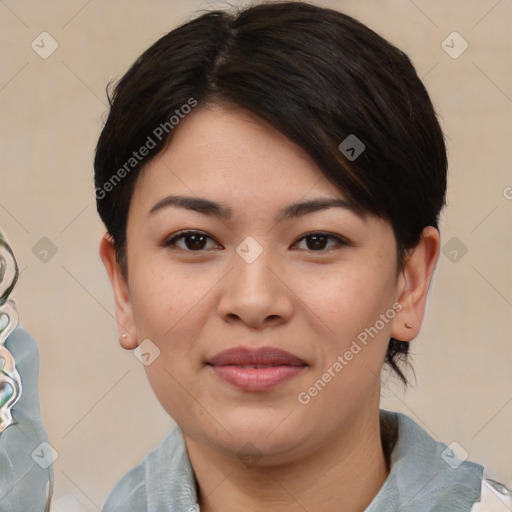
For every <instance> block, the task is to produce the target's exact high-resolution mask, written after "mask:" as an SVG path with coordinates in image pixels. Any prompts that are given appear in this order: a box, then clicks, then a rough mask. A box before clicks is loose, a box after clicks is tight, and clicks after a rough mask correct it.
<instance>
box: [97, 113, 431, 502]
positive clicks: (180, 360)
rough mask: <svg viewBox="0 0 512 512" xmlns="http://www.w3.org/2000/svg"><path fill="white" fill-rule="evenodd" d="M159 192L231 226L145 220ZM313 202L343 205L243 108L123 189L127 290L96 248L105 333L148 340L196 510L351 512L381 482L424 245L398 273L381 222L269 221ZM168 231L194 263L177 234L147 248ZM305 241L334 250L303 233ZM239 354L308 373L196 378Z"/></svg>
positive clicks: (184, 131) (181, 140)
mask: <svg viewBox="0 0 512 512" xmlns="http://www.w3.org/2000/svg"><path fill="white" fill-rule="evenodd" d="M169 195H184V196H192V197H197V196H198V197H202V198H207V199H209V200H212V201H215V202H217V203H221V204H223V205H225V206H229V208H231V209H232V216H231V218H229V219H228V218H218V217H215V216H211V215H206V214H204V213H199V212H197V211H193V210H189V209H185V208H182V207H178V206H168V207H165V208H161V209H159V210H158V211H156V212H154V213H153V214H151V213H149V212H150V211H151V209H152V208H153V207H154V205H155V204H157V203H158V202H159V201H161V200H162V199H164V198H165V197H167V196H169ZM318 197H322V198H325V197H328V198H338V199H343V194H342V193H341V192H340V191H339V190H338V189H337V188H336V187H335V186H334V185H332V184H331V183H329V182H328V181H327V180H326V179H325V177H324V176H323V175H322V173H321V172H320V170H319V169H318V167H317V166H316V164H315V163H314V162H313V161H312V160H311V159H310V158H309V157H308V156H307V154H306V153H305V152H304V150H302V149H301V148H300V147H298V146H297V145H296V144H294V143H293V142H291V141H290V140H288V139H287V138H286V137H285V136H283V135H282V134H281V133H279V132H277V131H276V130H275V129H274V128H272V127H271V126H270V125H268V124H267V123H265V122H264V121H262V120H260V119H259V118H256V117H254V116H253V115H251V114H249V113H247V112H245V111H241V110H232V109H231V110H230V109H227V108H221V107H218V106H212V107H208V108H207V109H199V108H198V109H195V110H194V111H193V112H192V113H191V114H189V115H188V116H187V117H186V119H184V120H182V121H181V122H180V124H179V126H178V127H176V128H175V130H174V133H173V139H172V142H171V143H170V145H169V146H168V148H167V149H166V150H165V151H163V152H162V153H161V154H160V155H158V156H157V157H156V158H155V159H153V160H152V161H151V162H150V163H149V164H148V165H147V166H146V168H145V169H144V171H143V172H142V173H141V175H140V177H139V179H138V182H137V185H136V188H135V191H134V195H133V197H132V201H131V204H130V209H129V215H128V224H127V261H128V272H127V276H128V277H127V279H125V278H124V277H123V274H122V273H121V272H120V269H119V268H118V266H117V264H116V257H115V248H114V246H113V245H112V244H111V243H110V241H109V239H108V237H107V236H106V237H105V238H104V239H103V240H102V241H101V244H100V254H101V257H102V260H103V262H104V264H105V267H106V269H107V272H108V275H109V278H110V281H111V284H112V288H113V291H114V297H115V303H116V315H117V321H118V323H119V326H120V330H121V331H122V332H124V331H126V333H127V334H128V336H126V337H125V338H120V343H121V345H122V346H123V347H124V348H125V349H129V350H130V349H133V348H135V347H137V345H138V344H139V343H140V342H142V340H145V339H149V340H151V342H152V343H154V344H155V345H156V346H157V347H158V349H159V350H160V356H159V357H158V358H156V359H155V360H154V362H152V364H150V365H148V366H146V367H145V369H146V372H147V376H148V379H149V382H150V383H151V386H152V388H153V390H154V392H155V394H156V396H157V397H158V399H159V401H160V403H161V404H162V406H163V407H164V409H165V410H166V411H167V412H168V413H169V414H170V415H171V416H172V418H173V419H174V420H175V421H176V423H177V424H178V425H179V427H180V428H181V430H182V432H183V434H184V437H185V441H186V444H187V448H188V452H189V455H190V459H191V462H192V465H193V468H194V471H195V473H196V477H197V480H198V483H199V488H200V505H201V510H202V511H206V512H226V511H230V510H233V511H235V510H247V511H259V510H263V509H264V510H266V511H280V512H283V511H290V512H291V511H304V510H308V511H316V510H322V511H326V512H331V511H332V512H334V511H339V510H343V511H345V512H352V511H354V512H355V511H361V510H364V508H365V507H366V506H368V505H369V504H370V503H371V501H372V500H373V498H374V497H375V495H376V494H377V492H378V490H379V489H380V487H381V486H382V484H383V483H384V481H385V479H386V477H387V475H388V473H389V470H388V468H387V466H386V463H385V458H384V454H383V450H382V446H381V442H380V430H379V398H380V379H379V375H380V372H381V368H382V364H383V360H384V357H385V353H386V348H387V344H388V342H389V339H390V337H391V336H392V337H394V338H397V339H400V340H404V341H410V340H412V339H413V338H414V337H415V336H416V335H417V334H418V331H419V329H420V326H421V322H422V320H423V314H424V309H425V301H426V297H427V291H428V287H429V283H430V278H431V274H432V272H433V271H434V268H435V265H436V262H437V259H438V256H439V233H438V231H437V230H436V229H434V228H432V227H427V228H425V230H424V232H423V237H422V239H421V241H420V243H419V244H418V246H417V247H416V248H415V249H414V250H412V251H410V253H409V255H408V258H407V261H406V263H405V266H404V268H403V269H402V270H401V271H400V272H399V273H397V255H396V245H395V238H394V234H393V230H392V226H391V224H390V223H389V222H387V221H385V220H382V219H379V218H377V217H374V216H372V215H366V216H360V215H358V214H356V213H354V212H353V211H351V210H349V209H347V208H342V207H331V208H325V209H321V210H318V211H315V212H310V213H307V214H304V215H302V216H298V217H293V218H288V219H285V220H281V221H279V222H277V221H276V217H277V215H278V212H279V211H280V210H281V209H282V208H284V207H285V206H287V205H289V204H292V203H296V202H299V201H304V200H306V199H312V198H318ZM184 229H191V230H200V231H204V232H205V233H206V234H207V236H209V237H211V238H207V239H206V240H207V242H206V245H204V248H201V249H200V250H193V249H194V248H197V247H198V246H197V245H194V244H193V242H192V243H191V239H190V238H186V239H183V238H181V239H180V240H178V241H177V242H176V244H177V245H174V246H167V247H166V246H163V245H162V244H163V242H164V241H165V240H168V239H169V238H170V237H171V235H174V234H176V233H178V232H179V231H180V230H184ZM318 231H321V232H328V233H330V234H333V235H336V236H339V237H340V238H342V239H344V240H345V241H346V243H343V244H337V243H336V240H335V239H330V238H327V239H321V240H320V241H321V242H322V241H323V242H322V243H324V245H322V243H320V244H318V243H317V245H315V243H314V240H313V239H311V238H308V237H305V235H308V234H310V233H311V232H318ZM248 236H251V237H253V238H254V239H255V240H256V241H257V242H258V244H259V245H260V246H261V248H262V251H263V252H262V253H261V254H260V256H259V257H258V258H257V259H256V260H255V261H253V262H252V263H248V262H247V261H245V260H244V259H243V258H242V257H240V256H239V254H238V253H237V252H236V248H237V246H239V244H240V243H241V242H242V241H243V240H244V239H245V238H246V237H248ZM187 244H188V245H187ZM191 247H192V249H190V248H191ZM319 247H320V248H319ZM398 302H399V303H400V304H401V306H402V309H401V311H400V312H399V313H397V314H396V316H395V317H394V319H393V320H391V321H389V322H388V323H386V324H385V326H384V328H382V329H381V330H380V331H379V333H378V335H376V336H375V337H374V338H373V339H371V341H370V342H369V343H368V344H367V345H366V346H365V347H364V348H363V349H362V350H361V351H360V352H359V353H358V354H357V355H355V356H354V358H353V359H352V360H351V361H350V362H348V364H347V365H346V366H345V367H344V368H343V370H342V371H341V372H340V373H339V374H337V375H336V377H335V378H332V380H331V381H330V382H329V383H328V384H327V385H326V386H325V387H324V388H323V389H322V390H321V391H320V392H319V393H318V394H317V395H316V396H315V397H314V398H312V399H311V401H310V402H309V403H308V404H306V405H303V404H301V403H300V402H299V401H298V399H297V396H298V394H299V393H300V392H303V391H307V390H308V388H310V387H311V385H312V384H313V383H314V382H315V381H317V380H318V379H319V378H321V376H322V374H323V373H324V372H325V371H326V369H328V368H329V367H331V366H332V365H333V363H334V362H335V361H336V360H337V357H338V356H339V355H340V354H344V353H345V351H346V350H347V349H348V348H349V347H350V345H351V343H352V341H353V340H355V339H356V338H357V335H358V334H359V333H361V332H362V331H364V329H365V328H367V327H370V326H373V325H374V324H375V322H376V320H378V319H379V317H380V315H381V314H383V313H385V312H386V311H388V310H389V309H390V308H392V306H393V304H395V303H398ZM405 323H409V324H412V326H413V327H412V328H411V329H409V328H406V327H405ZM239 346H246V347H263V346H266V347H269V346H270V347H278V348H281V349H283V350H286V351H288V352H290V353H292V354H294V355H296V356H297V357H299V358H301V359H302V360H303V361H305V362H306V363H307V366H306V367H305V368H304V369H303V370H302V371H301V372H300V373H299V374H298V375H297V376H296V377H295V378H293V379H291V380H289V381H287V382H284V383H282V384H280V385H279V386H277V387H276V388H274V389H271V390H268V391H259V392H250V391H244V390H241V389H239V388H236V387H233V386H232V385H230V384H228V383H226V382H225V381H223V380H221V379H220V378H219V377H218V376H217V375H216V374H215V373H214V372H213V371H212V370H211V367H209V366H207V365H205V362H206V361H207V360H208V359H209V358H211V357H212V356H214V355H215V354H217V353H219V352H220V351H223V350H225V349H228V348H233V347H239ZM247 443H251V444H250V445H247ZM244 446H245V450H248V449H249V448H248V447H251V449H252V450H253V451H254V454H253V455H254V456H253V457H252V458H250V459H249V461H247V460H246V459H244V460H242V459H241V457H240V456H238V455H237V453H238V452H239V451H240V450H241V449H242V448H243V447H244Z"/></svg>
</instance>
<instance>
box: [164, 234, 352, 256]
mask: <svg viewBox="0 0 512 512" xmlns="http://www.w3.org/2000/svg"><path fill="white" fill-rule="evenodd" d="M193 235H199V236H204V237H206V238H208V239H210V240H214V239H213V238H212V237H211V236H209V235H208V233H206V232H204V231H197V230H183V231H180V232H178V233H176V234H174V235H172V236H171V237H170V238H167V239H166V240H164V241H163V242H162V243H161V244H160V245H161V246H163V247H169V248H172V249H176V250H179V251H183V252H204V251H205V250H209V249H200V250H196V251H195V250H192V249H183V248H181V247H178V246H177V245H176V242H177V241H178V240H180V239H185V238H186V237H187V236H193ZM314 236H321V237H326V238H328V239H330V240H334V242H335V247H338V248H339V247H343V246H347V245H350V244H349V242H348V241H347V240H345V239H343V238H342V237H340V236H338V235H333V234H332V233H327V232H324V231H312V232H310V233H306V234H305V235H303V236H301V237H300V238H299V239H298V240H297V242H295V244H297V243H299V242H301V241H302V240H306V239H307V238H311V237H314ZM215 243H217V242H215ZM295 244H294V245H295ZM217 245H220V244H217ZM332 248H334V247H329V248H328V249H320V250H311V249H310V250H308V252H326V251H327V250H329V249H332Z"/></svg>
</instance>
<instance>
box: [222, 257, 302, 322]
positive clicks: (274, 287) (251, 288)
mask: <svg viewBox="0 0 512 512" xmlns="http://www.w3.org/2000/svg"><path fill="white" fill-rule="evenodd" d="M278 267H279V265H277V262H275V261H272V260H271V257H270V250H268V249H267V250H264V251H263V253H262V254H261V255H260V256H259V257H258V258H257V259H256V260H255V261H253V262H251V263H248V262H247V261H245V260H244V259H243V258H241V257H240V256H239V255H238V254H237V253H236V252H235V253H234V254H233V268H232V270H231V271H230V272H229V273H228V274H227V275H226V277H225V279H223V280H222V287H223V288H222V295H221V298H220V300H219V302H218V306H217V309H218V314H219V315H220V316H221V317H222V318H223V319H224V321H226V322H228V323H242V324H245V325H247V326H249V327H251V328H253V329H262V328H264V327H267V326H278V325H280V324H284V323H286V322H289V320H290V318H291V317H292V315H293V310H294V306H293V301H292V297H293V293H292V291H291V289H290V288H289V286H288V285H287V283H286V281H285V279H283V277H284V273H283V271H282V269H280V268H278Z"/></svg>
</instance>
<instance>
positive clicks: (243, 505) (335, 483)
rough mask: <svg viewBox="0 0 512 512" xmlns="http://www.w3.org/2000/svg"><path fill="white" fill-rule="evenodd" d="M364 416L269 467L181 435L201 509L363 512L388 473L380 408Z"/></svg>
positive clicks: (210, 511)
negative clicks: (318, 443) (305, 453)
mask: <svg viewBox="0 0 512 512" xmlns="http://www.w3.org/2000/svg"><path fill="white" fill-rule="evenodd" d="M367 416H368V417H366V418H362V421H360V422H357V423H358V424H357V425H355V426H353V427H351V428H350V429H344V428H340V431H342V432H341V433H340V434H339V435H337V436H335V437H334V438H333V439H331V440H330V441H329V442H328V443H325V444H324V445H323V446H321V447H320V448H319V449H318V450H317V451H315V453H313V454H310V455H309V456H307V457H302V458H301V459H300V460H296V461H293V462H288V463H285V464H281V465H273V466H269V467H256V466H255V467H247V466H245V465H244V464H242V463H241V462H240V461H239V460H238V459H236V457H232V456H226V455H224V454H219V452H218V451H216V450H213V449H212V448H210V447H208V446H207V445H205V444H204V443H201V442H198V441H196V440H193V439H192V438H189V437H187V436H185V440H186V443H187V449H188V452H189V456H190V460H191V463H192V466H193V468H194V472H195V475H196V478H197V481H198V484H199V496H200V499H199V504H200V507H201V511H204V512H230V511H236V510H247V511H253V510H261V509H263V508H265V510H266V511H269V512H304V510H311V511H313V510H322V511H325V512H339V511H340V510H343V512H361V511H363V510H364V509H365V508H366V507H367V506H368V505H369V504H370V503H371V502H372V500H373V498H374V497H375V496H376V494H377V493H378V491H379V489H380V488H381V487H382V485H383V484H384V481H385V480H386V478H387V476H388V474H389V470H388V467H387V464H386V458H385V455H384V452H383V449H382V443H381V437H380V426H379V411H378V408H377V409H376V411H375V412H374V413H373V414H371V415H367Z"/></svg>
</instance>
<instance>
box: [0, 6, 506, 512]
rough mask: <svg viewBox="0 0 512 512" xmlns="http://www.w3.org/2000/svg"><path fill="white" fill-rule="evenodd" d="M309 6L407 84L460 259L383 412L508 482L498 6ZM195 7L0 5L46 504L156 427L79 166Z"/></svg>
mask: <svg viewBox="0 0 512 512" xmlns="http://www.w3.org/2000/svg"><path fill="white" fill-rule="evenodd" d="M233 3H235V4H236V3H237V2H233ZM317 3H318V4H320V5H325V6H329V7H334V8H338V9H340V10H342V11H344V12H346V13H348V14H352V15H354V16H355V17H357V18H358V19H360V20H361V21H363V22H364V23H366V24H368V25H369V26H370V27H371V28H373V29H374V30H376V31H377V32H379V33H380V34H382V35H383V36H385V37H386V38H388V39H389V40H390V41H392V42H393V43H395V44H396V45H398V46H399V47H400V48H402V49H403V50H404V51H405V52H406V53H408V54H409V56H410V57H411V59H412V60H413V62H414V63H415V65H416V67H417V70H418V73H419V75H420V76H421V77H424V82H425V84H426V86H427V88H428V90H429V92H430V94H431V97H432V99H433V102H434V104H435V106H436V109H437V111H438V113H439V115H440V118H441V122H442V125H443V129H444V131H445V132H446V134H447V138H448V146H449V157H450V174H449V195H448V203H449V205H448V208H447V209H446V211H445V214H444V216H443V222H442V237H443V243H446V242H448V241H449V240H450V239H451V238H452V237H457V238H458V239H459V240H460V242H461V243H463V244H464V245H465V246H466V247H467V249H468V251H467V253H466V254H465V255H464V256H463V257H462V258H461V257H460V254H461V253H460V252H459V258H460V259H459V260H458V261H456V262H453V261H451V260H450V258H449V257H448V256H450V255H448V256H446V255H442V256H441V259H440V262H439V265H438V269H437V275H436V277H435V281H434V284H433V287H432V289H431V295H430V299H429V305H428V313H427V319H426V322H425V324H424V327H423V330H422V332H421V335H420V336H419V338H418V339H417V340H416V341H415V342H414V343H413V346H412V350H413V352H414V355H415V357H414V360H415V368H416V374H417V382H418V383H417V386H416V387H414V388H410V389H409V390H408V391H407V392H403V390H402V389H401V386H400V385H398V384H397V383H393V381H388V382H387V383H386V385H385V386H384V390H383V407H386V408H390V409H395V410H400V411H404V412H406V413H407V414H409V415H410V416H411V417H412V418H414V419H415V420H416V421H418V422H419V423H420V424H421V425H423V427H424V428H426V429H427V430H428V431H429V432H430V433H431V434H432V435H433V436H434V437H435V438H437V439H439V440H442V441H444V442H446V443H447V444H448V443H450V442H452V441H457V442H458V443H459V444H460V445H461V446H463V447H464V448H465V450H466V451H467V452H468V453H469V458H470V459H472V460H475V461H477V462H480V463H482V464H484V465H486V466H487V467H488V469H489V470H490V472H491V473H492V474H493V475H494V476H496V477H499V478H501V479H503V480H504V481H506V482H507V483H508V484H512V465H511V463H510V461H511V460H512V340H511V330H512V258H511V257H510V254H511V252H512V230H511V226H512V188H507V187H512V173H511V169H512V167H511V151H512V149H511V140H512V139H511V135H512V133H511V132H512V123H511V120H512V80H511V62H512V41H511V37H510V33H511V28H512V27H511V25H512V2H510V1H509V0H500V1H498V0H450V1H446V0H423V1H422V0H415V1H414V2H413V1H412V0H387V1H371V0H359V1H355V0H352V1H350V0H347V1H345V0H331V1H319V2H317ZM208 5H221V3H220V2H211V1H210V2H200V1H190V0H189V1H184V0H183V1H180V0H167V1H156V0H151V1H142V0H138V1H124V2H121V1H108V2H107V1H101V0H92V1H89V2H87V1H85V0H73V1H69V0H68V1H65V2H64V1H55V0H51V1H50V0H49V1H45V2H36V1H34V0H32V1H15V0H3V1H0V34H1V35H0V52H1V63H2V65H1V66H0V112H1V117H0V148H1V153H0V154H1V160H0V226H1V228H2V229H3V230H4V232H5V234H6V235H7V237H8V239H9V240H10V241H11V243H12V246H13V249H14V251H15V253H16V255H17V258H18V261H19V264H20V268H21V269H22V274H21V278H20V280H19V284H18V286H17V288H16V291H15V298H16V300H17V302H18V306H19V310H20V313H21V318H22V322H23V324H24V326H25V327H26V328H27V329H28V330H29V331H30V332H31V333H32V334H33V336H34V337H35V338H36V339H37V340H38V343H39V346H40V351H41V359H42V362H41V376H40V391H41V402H42V409H43V417H44V421H45V424H46V427H47V430H48V434H49V437H50V443H51V444H52V446H53V447H54V448H55V450H56V451H57V452H58V455H59V456H58V458H57V460H56V462H55V473H56V483H57V485H56V491H55V502H54V510H55V511H58V510H64V509H65V510H66V511H67V512H74V511H75V510H76V511H95V510H99V509H100V507H101V505H102V503H103V502H104V500H105V498H106V496H107V494H108V492H109V490H110V489H111V488H112V487H113V485H114V484H115V482H116V481H117V480H118V479H119V478H120V477H121V476H122V475H123V474H124V473H125V472H126V471H127V470H128V469H129V468H130V467H131V466H132V465H134V464H136V463H137V462H138V461H139V460H140V459H141V458H142V457H143V456H144V455H145V454H146V453H147V452H148V451H149V450H150V449H152V448H153V447H155V446H156V445H157V444H158V442H159V440H160V439H161V438H162V437H163V436H164V434H165V433H166V432H167V430H168V429H169V427H170V426H171V425H172V420H171V419H170V418H168V417H167V416H166V414H165V413H164V412H163V411H162V410H161V409H160V406H159V404H158V403H157V401H156V399H155V398H154V397H153V395H152V392H151V390H150V388H149V386H148V384H147V383H146V380H145V376H144V371H143V367H142V365H141V364H140V363H139V362H138V360H137V359H136V358H135V357H134V356H133V355H132V354H130V353H129V352H125V351H123V350H122V349H121V348H120V347H119V345H118V344H117V332H116V329H115V324H114V321H113V317H112V315H113V301H112V297H111V292H110V288H109V284H108V281H107V278H106V274H105V273H104V270H103V267H102V265H101V262H100V260H99V257H98V251H97V246H98V241H99V238H100V236H101V234H102V226H101V224H100V222H99V219H98V217H97V214H96V212H95V204H94V196H93V185H92V176H93V171H92V159H93V151H94V147H95V143H96V140H97V137H98V134H99V131H100V129H101V125H102V122H103V120H104V118H105V113H106V111H107V108H106V97H105V93H104V90H105V86H106V84H107V83H108V81H109V80H111V79H113V78H116V77H120V76H121V75H122V73H123V72H124V71H126V70H127V68H128V66H129V65H130V64H131V63H132V61H133V60H134V59H135V58H136V57H137V56H138V55H139V54H140V53H141V52H142V51H143V50H144V49H145V48H146V47H147V46H148V45H149V44H151V43H152V42H153V41H155V40H156V39H157V38H158V37H160V36H161V35H163V34H164V33H166V32H167V31H169V30H171V29H172V28H173V27H175V26H176V25H177V24H178V23H181V22H183V21H185V20H187V19H189V18H190V17H191V16H192V15H193V13H194V12H195V11H197V10H198V9H200V8H202V9H204V8H207V7H208ZM43 31H46V32H48V33H50V34H51V36H52V37H53V38H54V39H55V40H56V41H57V42H58V45H59V46H58V49H57V50H56V51H55V53H53V54H52V55H51V56H50V57H49V58H47V59H43V58H41V57H40V56H39V55H38V54H37V53H36V52H35V51H34V50H33V49H32V48H31V42H32V41H33V40H34V39H35V38H36V37H37V36H38V35H39V34H40V33H41V32H43ZM453 31H457V32H459V33H460V34H461V35H462V37H463V38H464V39H465V40H466V41H467V42H468V44H469V48H468V49H467V51H466V52H465V53H463V54H462V55H461V56H460V57H459V58H457V59H453V58H451V57H450V56H449V55H448V54H447V53H446V52H445V51H444V50H443V48H442V46H441V43H442V41H443V40H445V38H446V37H447V36H448V35H449V34H450V33H452V32H453ZM457 44H459V43H457ZM47 48H48V46H47ZM456 48H457V46H456ZM458 48H460V46H458ZM333 64H334V63H333ZM507 196H508V199H507ZM42 237H47V238H48V239H50V240H51V241H52V243H53V244H54V245H55V247H56V249H57V252H56V254H55V255H54V256H53V257H51V258H50V259H49V260H48V261H47V262H43V261H40V259H38V258H37V257H36V255H35V254H34V253H33V247H34V246H35V245H36V244H37V243H38V241H39V240H40V239H41V238H42ZM452 243H453V242H452ZM450 257H453V254H452V255H451V256H450Z"/></svg>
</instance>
